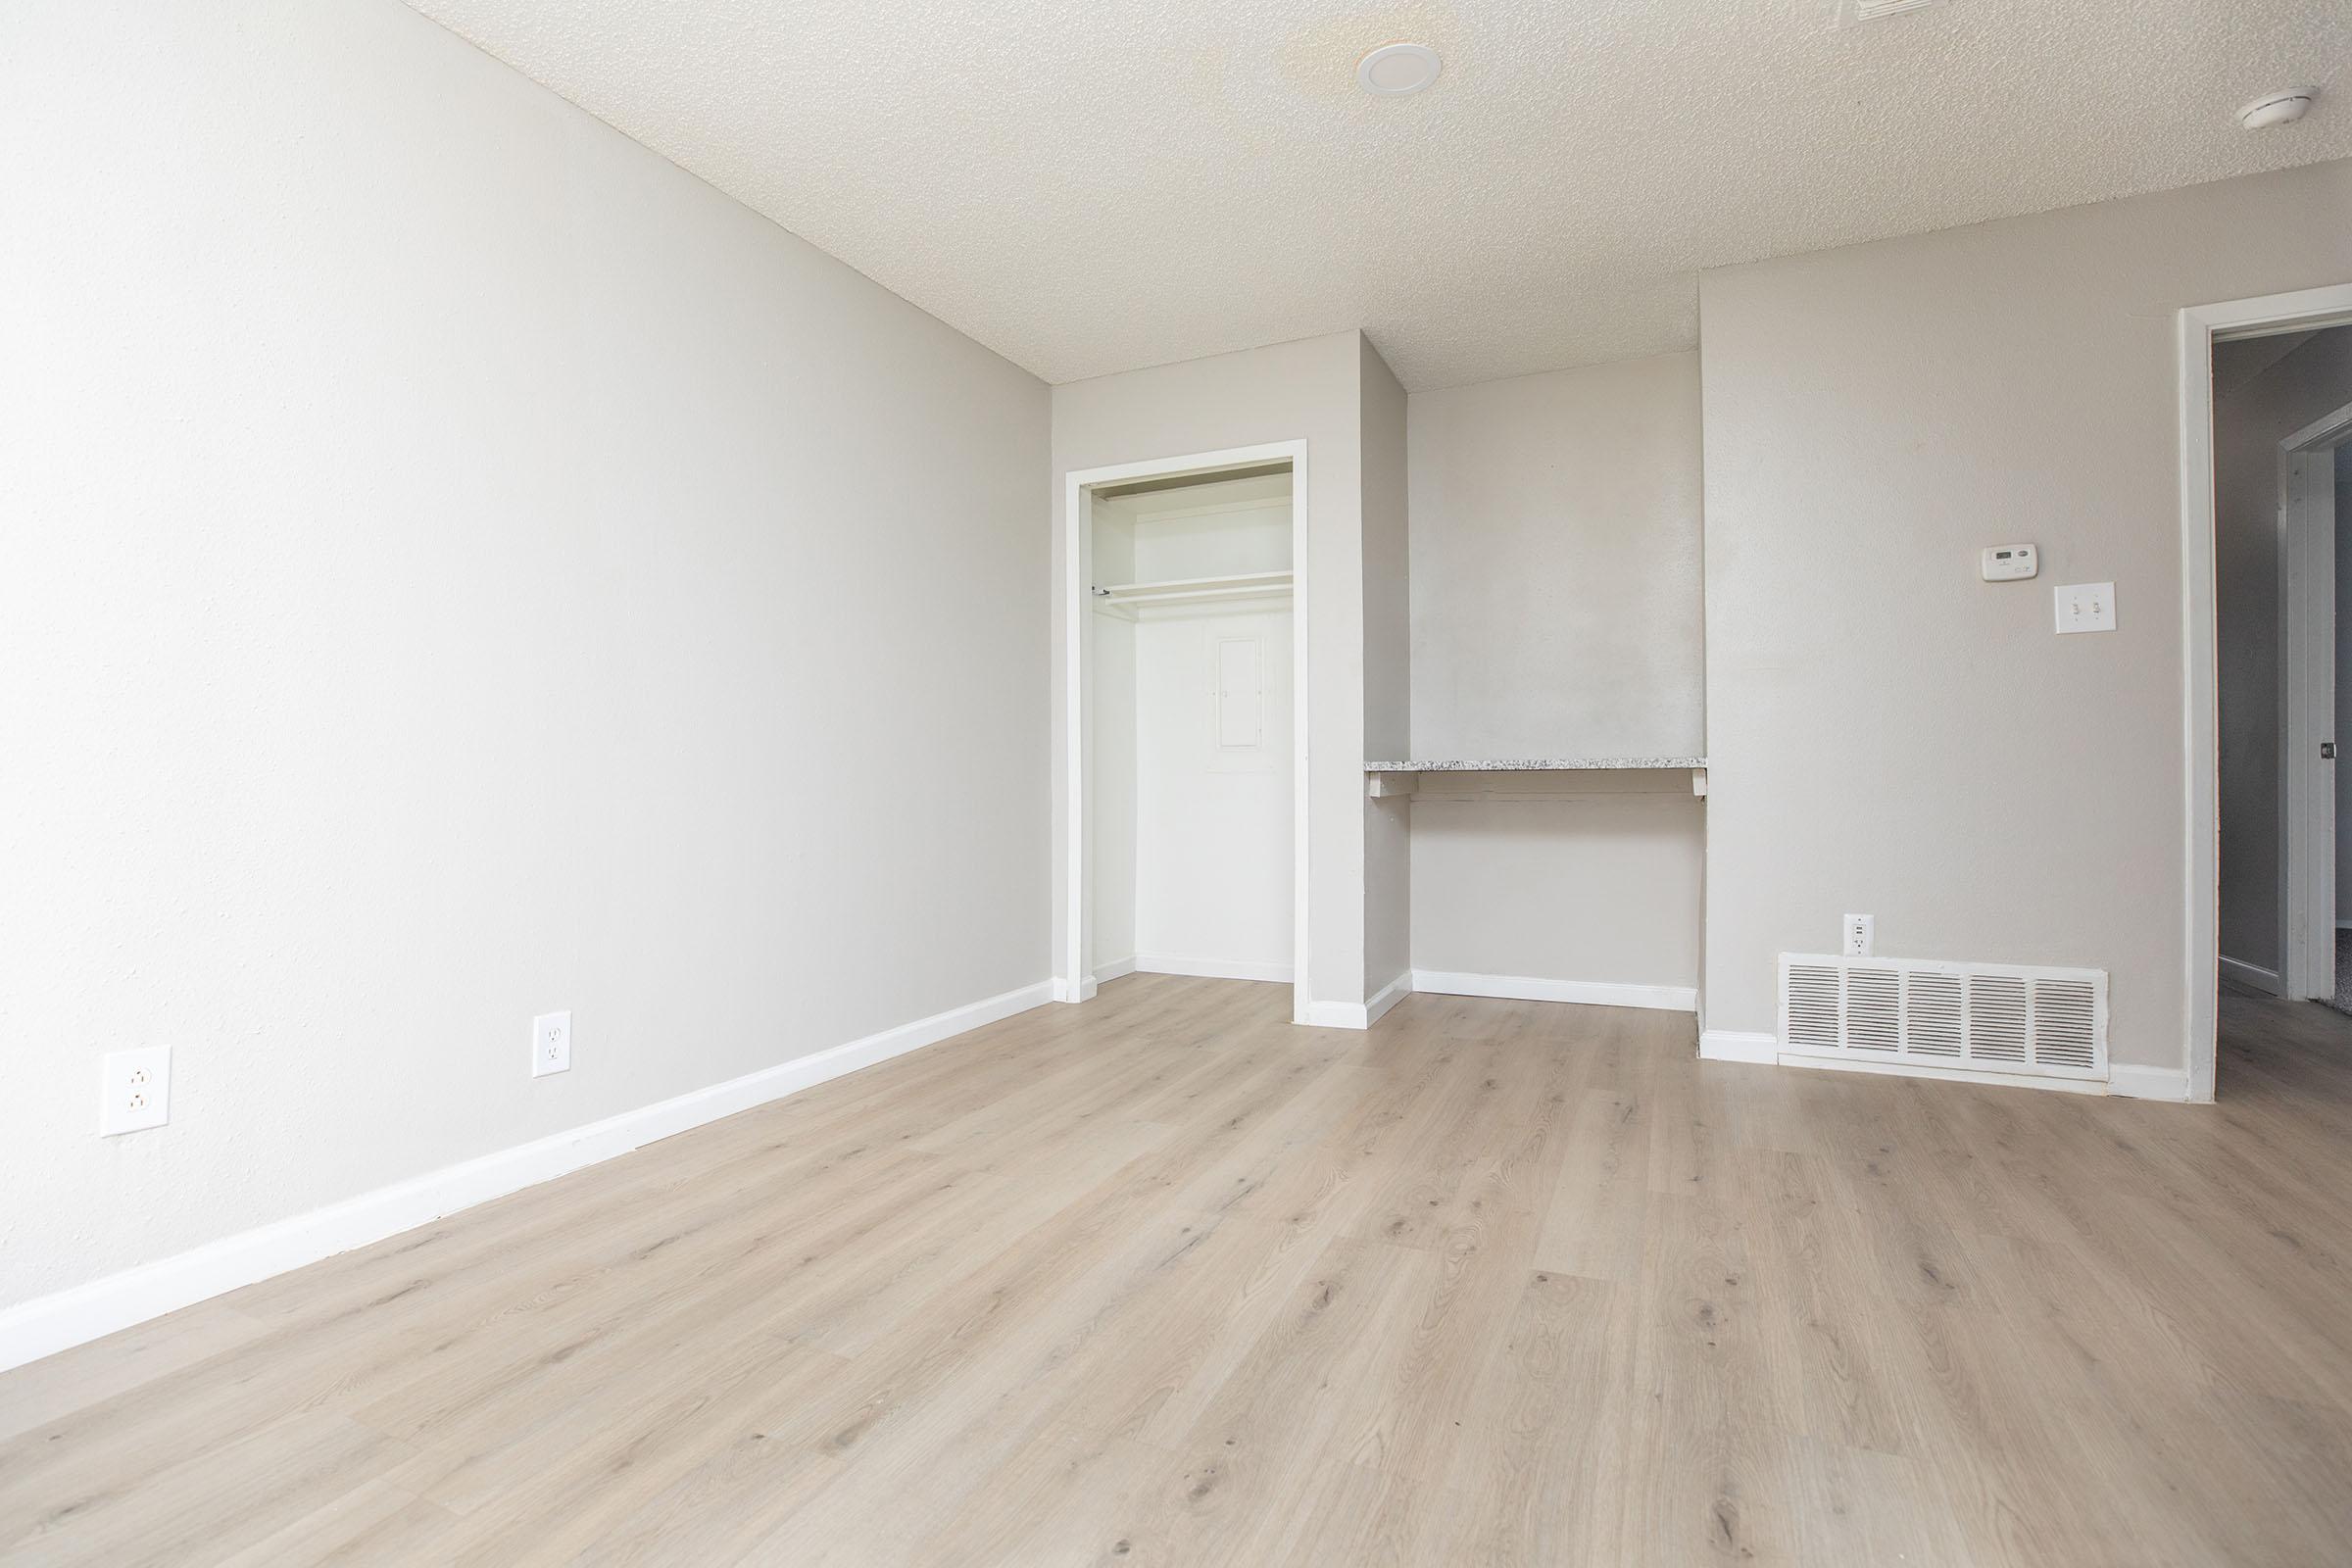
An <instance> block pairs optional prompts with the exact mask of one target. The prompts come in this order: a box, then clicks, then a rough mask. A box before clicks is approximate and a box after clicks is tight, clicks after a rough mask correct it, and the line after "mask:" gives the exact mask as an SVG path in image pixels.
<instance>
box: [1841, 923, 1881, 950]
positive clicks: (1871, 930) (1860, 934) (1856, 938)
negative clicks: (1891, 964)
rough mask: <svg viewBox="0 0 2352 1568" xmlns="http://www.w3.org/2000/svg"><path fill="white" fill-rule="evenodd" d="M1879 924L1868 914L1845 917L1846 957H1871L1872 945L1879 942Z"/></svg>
mask: <svg viewBox="0 0 2352 1568" xmlns="http://www.w3.org/2000/svg"><path fill="white" fill-rule="evenodd" d="M1878 935H1879V923H1878V921H1876V920H1875V919H1873V918H1871V917H1870V916H1869V915H1867V914H1849V915H1847V916H1846V917H1845V956H1847V957H1849V958H1867V957H1869V956H1870V948H1871V944H1872V943H1874V942H1876V941H1877V940H1878Z"/></svg>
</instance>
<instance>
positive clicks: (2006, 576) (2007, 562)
mask: <svg viewBox="0 0 2352 1568" xmlns="http://www.w3.org/2000/svg"><path fill="white" fill-rule="evenodd" d="M1979 569H1980V570H1982V571H1983V572H1984V574H1985V581H1986V582H2015V581H2017V580H2018V579H2019V578H2020V577H2031V576H2033V575H2034V573H2035V572H2037V571H2039V570H2040V569H2041V552H2040V551H2038V550H2036V549H2034V547H2033V546H2032V545H1986V546H1985V556H1984V564H1983V565H1982V566H1981V567H1980V568H1979Z"/></svg>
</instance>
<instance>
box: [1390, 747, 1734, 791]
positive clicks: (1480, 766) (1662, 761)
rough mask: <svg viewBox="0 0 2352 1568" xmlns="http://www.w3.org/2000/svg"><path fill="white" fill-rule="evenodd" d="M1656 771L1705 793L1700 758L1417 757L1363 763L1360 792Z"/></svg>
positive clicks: (1704, 771) (1704, 765) (1703, 763)
mask: <svg viewBox="0 0 2352 1568" xmlns="http://www.w3.org/2000/svg"><path fill="white" fill-rule="evenodd" d="M1590 772H1659V773H1669V772H1670V773H1682V772H1688V773H1689V774H1690V775H1691V794H1693V795H1704V794H1706V793H1707V760H1706V759H1705V758H1703V757H1536V758H1528V757H1515V758H1452V757H1449V758H1418V759H1408V760H1403V761H1394V762H1366V763H1365V764H1364V793H1365V794H1367V795H1369V796H1373V797H1375V798H1378V797H1384V796H1397V795H1405V796H1409V795H1412V794H1414V793H1415V792H1416V790H1417V789H1418V788H1419V786H1420V775H1421V774H1423V773H1590Z"/></svg>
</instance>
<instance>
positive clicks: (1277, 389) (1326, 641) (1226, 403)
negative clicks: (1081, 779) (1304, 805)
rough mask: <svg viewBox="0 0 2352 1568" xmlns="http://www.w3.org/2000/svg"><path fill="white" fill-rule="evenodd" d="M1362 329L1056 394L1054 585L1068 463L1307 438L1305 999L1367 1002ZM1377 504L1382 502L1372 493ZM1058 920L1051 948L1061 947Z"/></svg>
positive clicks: (1057, 603)
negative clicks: (1308, 946)
mask: <svg viewBox="0 0 2352 1568" xmlns="http://www.w3.org/2000/svg"><path fill="white" fill-rule="evenodd" d="M1365 379H1366V368H1365V362H1364V348H1363V343H1362V334H1360V333H1357V332H1352V331H1349V332H1335V333H1332V334H1330V335H1328V336H1325V337H1314V338H1305V339H1301V340H1300V341H1299V342H1296V343H1280V344H1275V345H1273V346H1271V347H1268V348H1262V349H1250V350H1248V351H1246V352H1243V353H1239V354H1222V355H1218V356H1215V357H1214V358H1211V359H1205V360H1191V361H1187V362H1186V363H1184V364H1181V365H1165V366H1157V367H1154V368H1150V369H1144V370H1130V371H1126V372H1123V373H1121V374H1118V375H1106V376H1101V377H1098V378H1096V379H1094V380H1090V381H1073V382H1069V383H1066V384H1064V385H1061V386H1057V387H1055V388H1054V393H1053V403H1054V457H1053V470H1054V532H1053V549H1054V581H1055V582H1059V581H1060V580H1061V572H1062V566H1061V561H1060V555H1061V548H1062V538H1063V534H1064V531H1065V530H1064V529H1063V528H1062V526H1061V509H1062V507H1063V506H1064V505H1065V492H1066V490H1067V488H1068V487H1067V484H1066V478H1067V475H1068V474H1069V472H1070V470H1072V469H1074V468H1093V467H1103V466H1109V465H1113V464H1125V463H1136V462H1143V461H1147V460H1150V459H1155V458H1178V457H1184V456H1187V455H1190V454H1193V453H1199V452H1212V451H1221V450H1224V449H1227V448H1232V447H1245V446H1254V445H1258V444H1261V443H1265V442H1272V441H1296V440H1303V441H1305V442H1306V444H1307V469H1306V480H1305V483H1304V484H1303V485H1302V486H1300V488H1299V492H1298V494H1297V496H1296V497H1295V500H1294V504H1295V505H1299V506H1302V507H1304V508H1305V509H1306V513H1307V560H1306V563H1305V569H1306V579H1307V580H1306V589H1305V593H1304V595H1303V596H1302V598H1301V599H1300V600H1299V602H1298V603H1299V607H1300V608H1301V609H1302V610H1303V612H1304V613H1305V614H1306V616H1307V628H1308V629H1307V636H1308V640H1309V649H1310V658H1309V668H1308V671H1307V684H1308V703H1307V711H1306V713H1304V714H1302V715H1295V718H1296V719H1299V720H1302V721H1304V722H1305V723H1306V724H1307V725H1308V731H1307V735H1308V749H1309V779H1308V783H1307V791H1308V795H1309V801H1308V815H1309V825H1308V855H1309V863H1310V870H1309V879H1308V880H1309V887H1310V892H1309V911H1310V912H1309V932H1308V941H1309V943H1310V944H1311V947H1312V952H1311V955H1310V956H1309V959H1308V964H1309V981H1310V984H1311V986H1312V988H1313V994H1314V998H1315V1000H1317V1001H1319V1002H1332V1003H1340V1004H1360V1003H1361V1002H1362V1001H1363V1000H1364V995H1365V988H1364V956H1365V932H1366V913H1365V907H1364V890H1365V867H1364V852H1365V841H1366V837H1367V831H1368V830H1367V814H1368V810H1369V804H1368V803H1367V802H1366V800H1365V798H1364V779H1363V763H1364V757H1365V753H1364V716H1365V712H1366V702H1365V695H1364V693H1365V637H1364V604H1365V596H1364V545H1363V530H1364V483H1363V430H1364V422H1363V421H1364V416H1363V400H1364V386H1365ZM1375 505H1376V506H1377V502H1376V503H1375ZM1053 603H1054V608H1053V617H1054V636H1053V647H1054V673H1053V715H1054V717H1053V724H1054V754H1055V755H1058V754H1059V752H1060V748H1061V736H1060V729H1061V716H1060V715H1061V714H1062V712H1063V700H1062V695H1061V694H1062V690H1063V687H1062V682H1063V680H1064V679H1065V678H1066V671H1065V670H1064V669H1063V668H1062V667H1061V666H1062V661H1061V658H1060V655H1059V651H1060V649H1061V648H1062V646H1063V634H1062V629H1061V618H1062V615H1063V606H1062V603H1061V596H1060V595H1059V594H1055V595H1054V596H1053ZM1053 773H1054V786H1053V791H1054V823H1055V828H1054V835H1053V837H1054V883H1055V886H1059V885H1060V883H1061V880H1062V878H1063V877H1064V876H1065V875H1066V869H1065V867H1064V866H1063V864H1062V854H1063V851H1062V846H1063V845H1064V844H1065V842H1066V834H1065V833H1064V831H1063V824H1064V823H1065V822H1066V820H1067V818H1066V817H1065V816H1064V814H1063V813H1064V811H1065V810H1066V802H1065V799H1064V795H1065V791H1066V783H1065V781H1064V779H1063V777H1062V772H1061V769H1059V768H1058V767H1057V768H1054V770H1053ZM1060 918H1061V917H1060V915H1059V913H1058V910H1057V911H1056V914H1055V925H1056V929H1055V932H1054V944H1055V952H1056V953H1057V954H1058V953H1059V952H1060V951H1061V944H1062V940H1063V939H1062V935H1061V932H1060V930H1059V921H1060Z"/></svg>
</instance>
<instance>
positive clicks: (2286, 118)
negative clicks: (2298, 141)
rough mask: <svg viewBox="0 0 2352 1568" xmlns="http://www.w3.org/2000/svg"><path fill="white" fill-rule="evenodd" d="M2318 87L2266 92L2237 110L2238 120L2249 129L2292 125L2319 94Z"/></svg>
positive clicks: (2290, 88)
mask: <svg viewBox="0 0 2352 1568" xmlns="http://www.w3.org/2000/svg"><path fill="white" fill-rule="evenodd" d="M2319 91H2320V89H2319V88H2317V87H2288V88H2285V89H2283V90H2281V91H2278V92H2266V93H2264V94H2263V95H2262V96H2261V97H2259V98H2257V99H2255V100H2254V101H2253V102H2252V103H2250V104H2248V105H2246V107H2245V108H2243V109H2240V110H2239V111H2238V112H2237V123H2239V124H2241V125H2243V126H2245V127H2246V128H2247V129H2248V130H2268V129H2270V128H2271V127H2272V126H2273V125H2291V124H2293V123H2295V122H2296V121H2298V120H2301V119H2302V118H2303V111H2305V110H2306V109H2309V108H2310V107H2311V101H2312V99H2314V98H2316V97H2318V96H2319Z"/></svg>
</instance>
